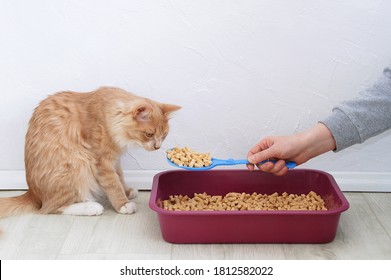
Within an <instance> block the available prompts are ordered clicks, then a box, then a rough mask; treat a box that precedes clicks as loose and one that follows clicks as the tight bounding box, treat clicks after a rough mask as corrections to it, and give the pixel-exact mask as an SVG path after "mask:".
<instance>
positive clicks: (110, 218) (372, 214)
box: [0, 191, 391, 260]
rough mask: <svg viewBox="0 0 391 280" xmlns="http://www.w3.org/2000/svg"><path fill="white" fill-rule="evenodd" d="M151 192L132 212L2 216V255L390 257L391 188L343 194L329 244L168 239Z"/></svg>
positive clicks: (9, 193) (8, 193)
mask: <svg viewBox="0 0 391 280" xmlns="http://www.w3.org/2000/svg"><path fill="white" fill-rule="evenodd" d="M20 193H21V192H16V191H1V192H0V196H14V195H17V194H20ZM149 194H150V193H149V192H148V191H142V192H140V193H139V197H138V198H137V199H136V202H137V203H138V207H139V209H138V212H137V213H136V214H133V215H121V214H117V213H115V212H113V211H112V210H106V211H105V213H104V214H103V215H102V216H99V217H75V216H63V215H24V216H16V217H8V218H3V219H1V220H0V227H1V228H2V229H3V231H4V233H3V235H2V236H1V237H0V259H3V260H4V259H24V260H27V259H150V260H152V259H184V260H189V259H220V260H222V259H270V260H273V259H289V260H291V259H297V260H302V259H337V260H345V259H349V260H357V259H371V260H390V259H391V193H345V195H346V197H347V199H348V201H349V203H350V208H349V210H348V211H346V212H344V213H343V214H342V216H341V219H340V223H339V228H338V231H337V236H336V238H335V240H334V241H333V242H331V243H327V244H207V245H205V244H203V245H200V244H190V245H179V244H170V243H167V242H165V241H164V240H163V239H162V237H161V234H160V229H159V224H158V220H157V216H156V214H155V212H153V211H152V210H150V209H149V207H148V200H149Z"/></svg>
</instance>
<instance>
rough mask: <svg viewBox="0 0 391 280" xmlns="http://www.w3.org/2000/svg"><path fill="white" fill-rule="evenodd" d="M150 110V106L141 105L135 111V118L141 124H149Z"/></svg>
mask: <svg viewBox="0 0 391 280" xmlns="http://www.w3.org/2000/svg"><path fill="white" fill-rule="evenodd" d="M150 115H151V112H150V109H149V108H148V106H145V105H140V106H138V107H137V108H136V109H135V110H134V111H133V116H134V118H135V119H136V120H137V121H139V122H147V121H149V120H150Z"/></svg>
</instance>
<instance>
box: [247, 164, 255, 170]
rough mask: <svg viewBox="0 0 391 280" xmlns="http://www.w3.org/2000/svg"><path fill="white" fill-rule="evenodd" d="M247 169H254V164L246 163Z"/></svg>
mask: <svg viewBox="0 0 391 280" xmlns="http://www.w3.org/2000/svg"><path fill="white" fill-rule="evenodd" d="M246 166H247V169H248V170H250V171H253V170H254V169H255V167H254V164H246Z"/></svg>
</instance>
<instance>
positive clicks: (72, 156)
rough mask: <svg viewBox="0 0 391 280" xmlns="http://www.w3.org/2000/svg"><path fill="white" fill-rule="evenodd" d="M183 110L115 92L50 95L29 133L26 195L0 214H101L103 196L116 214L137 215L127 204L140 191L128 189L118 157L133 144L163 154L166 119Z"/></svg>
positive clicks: (6, 203)
mask: <svg viewBox="0 0 391 280" xmlns="http://www.w3.org/2000/svg"><path fill="white" fill-rule="evenodd" d="M178 109H180V107H179V106H176V105H170V104H162V103H158V102H155V101H153V100H150V99H147V98H142V97H139V96H136V95H134V94H131V93H129V92H126V91H124V90H122V89H119V88H112V87H102V88H99V89H97V90H95V91H93V92H88V93H77V92H69V91H68V92H60V93H57V94H54V95H52V96H49V97H48V98H47V99H45V100H43V101H42V102H41V103H40V104H39V106H38V107H37V108H36V109H35V111H34V113H33V116H32V118H31V120H30V123H29V128H28V131H27V134H26V143H25V168H26V179H27V184H28V186H29V188H28V191H27V192H26V193H25V194H23V195H21V196H17V197H10V198H0V217H4V216H9V215H13V214H19V213H25V212H35V213H42V214H48V213H58V214H73V215H100V214H102V212H103V206H102V205H101V204H100V203H99V202H100V201H101V199H103V198H104V197H107V198H108V200H109V202H110V203H111V205H112V206H113V208H114V209H115V210H116V211H117V212H119V213H123V214H129V213H133V212H134V211H135V210H136V205H135V203H134V202H131V201H130V200H129V199H131V198H133V197H134V196H135V191H134V190H133V189H131V188H128V187H127V186H126V185H125V182H124V177H123V174H122V169H121V165H120V156H121V154H122V153H123V152H124V151H125V150H126V149H127V148H128V146H129V145H132V144H137V145H138V146H142V147H144V148H145V149H146V150H148V151H152V150H155V149H159V148H160V146H161V144H162V141H163V140H164V138H165V137H166V135H167V133H168V130H169V127H168V120H169V115H170V113H171V112H173V111H176V110H178Z"/></svg>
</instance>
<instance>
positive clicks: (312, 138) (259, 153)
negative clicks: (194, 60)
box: [247, 123, 335, 175]
mask: <svg viewBox="0 0 391 280" xmlns="http://www.w3.org/2000/svg"><path fill="white" fill-rule="evenodd" d="M333 149H335V140H334V138H333V136H332V134H331V132H330V131H329V130H328V128H327V127H326V126H325V125H324V124H321V123H318V124H317V125H315V126H314V127H313V128H311V129H310V130H308V131H306V132H303V133H298V134H292V135H288V136H268V137H265V138H264V139H262V140H261V141H260V142H259V143H257V144H256V145H255V146H254V147H253V148H251V150H250V151H249V152H248V154H247V159H248V161H249V162H251V163H252V164H248V165H247V168H248V169H249V170H251V171H252V170H254V169H255V167H254V165H255V166H257V167H258V168H259V169H260V170H262V171H264V172H269V173H273V174H275V175H284V174H285V173H286V172H287V171H288V168H287V167H286V165H285V161H286V160H290V161H294V162H296V163H297V165H300V164H303V163H304V162H306V161H308V160H309V159H311V158H313V157H315V156H318V155H320V154H323V153H325V152H328V151H331V150H333ZM267 159H276V160H277V161H276V162H275V163H272V162H266V163H264V164H262V165H259V164H257V163H259V162H261V161H264V160H267Z"/></svg>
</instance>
